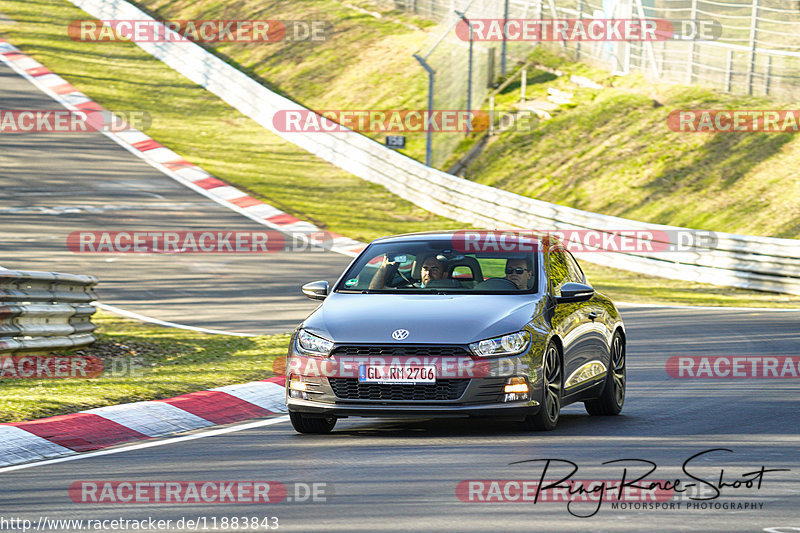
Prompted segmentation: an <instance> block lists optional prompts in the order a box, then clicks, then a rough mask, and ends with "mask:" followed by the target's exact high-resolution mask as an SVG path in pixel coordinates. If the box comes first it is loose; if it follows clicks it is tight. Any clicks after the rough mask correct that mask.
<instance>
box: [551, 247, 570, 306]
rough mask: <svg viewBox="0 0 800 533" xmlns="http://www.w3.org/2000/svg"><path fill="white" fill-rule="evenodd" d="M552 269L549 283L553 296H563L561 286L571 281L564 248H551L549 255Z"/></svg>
mask: <svg viewBox="0 0 800 533" xmlns="http://www.w3.org/2000/svg"><path fill="white" fill-rule="evenodd" d="M548 258H549V264H550V269H549V271H548V276H549V279H548V281H549V283H550V287H551V288H552V291H553V294H554V295H556V296H561V286H562V285H564V284H565V283H567V282H568V281H570V272H569V265H568V263H567V257H566V253H565V250H564V249H563V248H551V249H550V253H549V254H548Z"/></svg>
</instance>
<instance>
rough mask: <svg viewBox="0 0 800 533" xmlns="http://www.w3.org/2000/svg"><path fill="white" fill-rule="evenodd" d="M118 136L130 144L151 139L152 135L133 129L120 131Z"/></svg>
mask: <svg viewBox="0 0 800 533" xmlns="http://www.w3.org/2000/svg"><path fill="white" fill-rule="evenodd" d="M117 136H118V137H119V138H120V139H123V140H124V141H125V142H127V143H130V144H136V143H138V142H142V141H149V140H150V137H149V136H148V135H147V134H146V133H142V132H141V131H139V130H133V129H131V130H123V131H118V132H117Z"/></svg>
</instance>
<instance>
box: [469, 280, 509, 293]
mask: <svg viewBox="0 0 800 533" xmlns="http://www.w3.org/2000/svg"><path fill="white" fill-rule="evenodd" d="M498 282H499V283H501V284H502V285H508V288H502V287H498V288H497V290H514V291H516V290H519V289H518V288H517V284H516V283H514V282H513V281H511V280H510V279H506V278H488V279H485V280H483V281H482V282H480V283H479V284H477V285H476V286H475V288H476V289H481V288H485V285H494V284H497V283H498Z"/></svg>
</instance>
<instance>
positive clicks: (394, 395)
mask: <svg viewBox="0 0 800 533" xmlns="http://www.w3.org/2000/svg"><path fill="white" fill-rule="evenodd" d="M328 381H329V382H330V384H331V388H332V389H333V393H334V394H335V395H336V397H337V398H340V399H342V400H395V401H414V400H416V401H436V400H457V399H459V398H460V397H461V395H462V394H464V391H465V390H467V385H469V381H470V380H468V379H440V380H438V381H437V382H436V383H435V384H424V385H422V384H420V385H401V384H392V385H381V384H378V383H360V382H359V381H358V380H357V379H353V378H328Z"/></svg>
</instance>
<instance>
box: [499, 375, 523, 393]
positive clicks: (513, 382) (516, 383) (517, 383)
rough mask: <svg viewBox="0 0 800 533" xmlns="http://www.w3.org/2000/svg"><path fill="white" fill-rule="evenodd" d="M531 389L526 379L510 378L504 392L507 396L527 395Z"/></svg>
mask: <svg viewBox="0 0 800 533" xmlns="http://www.w3.org/2000/svg"><path fill="white" fill-rule="evenodd" d="M529 390H530V388H529V387H528V382H527V381H526V380H525V378H508V381H507V382H506V386H505V389H504V390H503V392H505V393H507V394H527V393H528V391H529Z"/></svg>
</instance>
